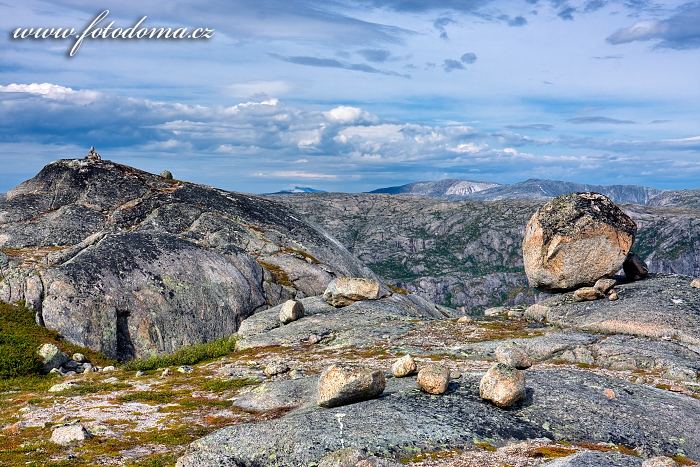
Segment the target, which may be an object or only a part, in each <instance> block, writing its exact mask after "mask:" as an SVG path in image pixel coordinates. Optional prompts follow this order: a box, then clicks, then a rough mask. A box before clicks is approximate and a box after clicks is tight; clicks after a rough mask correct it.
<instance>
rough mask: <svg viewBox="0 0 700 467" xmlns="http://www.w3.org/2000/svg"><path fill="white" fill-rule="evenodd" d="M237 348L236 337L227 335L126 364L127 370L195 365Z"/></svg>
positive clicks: (222, 355)
mask: <svg viewBox="0 0 700 467" xmlns="http://www.w3.org/2000/svg"><path fill="white" fill-rule="evenodd" d="M235 350H236V337H235V336H231V337H225V338H223V339H219V340H215V341H213V342H206V343H203V344H195V345H190V346H188V347H182V348H181V349H178V350H176V351H175V352H173V353H171V354H163V355H154V356H152V357H149V358H146V359H143V360H132V361H130V362H127V363H126V364H124V369H125V370H133V371H136V370H141V371H148V370H157V369H159V368H167V367H169V366H180V365H195V364H197V363H201V362H204V361H207V360H213V359H215V358H219V357H224V356H226V355H229V354H231V353H233V352H234V351H235Z"/></svg>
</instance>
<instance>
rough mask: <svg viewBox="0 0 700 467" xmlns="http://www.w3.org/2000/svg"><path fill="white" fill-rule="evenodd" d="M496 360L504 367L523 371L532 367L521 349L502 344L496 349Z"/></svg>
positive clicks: (527, 356)
mask: <svg viewBox="0 0 700 467" xmlns="http://www.w3.org/2000/svg"><path fill="white" fill-rule="evenodd" d="M496 360H497V361H498V362H499V363H503V364H504V365H508V366H512V367H513V368H517V369H519V370H524V369H526V368H530V367H531V366H532V359H531V358H530V356H529V355H528V354H527V352H525V350H524V349H523V348H522V347H519V346H516V345H513V344H504V345H499V346H498V347H496Z"/></svg>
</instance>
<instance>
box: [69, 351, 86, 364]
mask: <svg viewBox="0 0 700 467" xmlns="http://www.w3.org/2000/svg"><path fill="white" fill-rule="evenodd" d="M71 359H72V360H73V361H76V362H78V363H85V362H87V361H88V360H87V358H85V355H83V354H81V353H80V352H76V353H74V354H73V356H72V357H71Z"/></svg>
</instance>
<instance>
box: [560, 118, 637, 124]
mask: <svg viewBox="0 0 700 467" xmlns="http://www.w3.org/2000/svg"><path fill="white" fill-rule="evenodd" d="M567 122H569V123H575V124H577V125H582V124H595V123H602V124H610V125H629V124H632V123H636V122H634V121H632V120H619V119H617V118H610V117H600V116H592V117H574V118H570V119H568V120H567Z"/></svg>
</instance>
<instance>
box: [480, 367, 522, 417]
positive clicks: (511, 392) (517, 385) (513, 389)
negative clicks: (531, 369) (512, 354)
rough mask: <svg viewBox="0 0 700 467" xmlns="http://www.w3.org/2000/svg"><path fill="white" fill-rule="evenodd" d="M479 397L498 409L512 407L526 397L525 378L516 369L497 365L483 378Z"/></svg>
mask: <svg viewBox="0 0 700 467" xmlns="http://www.w3.org/2000/svg"><path fill="white" fill-rule="evenodd" d="M479 395H480V396H481V398H482V399H486V400H488V401H491V402H492V403H493V404H494V405H495V406H497V407H501V408H507V407H510V406H511V405H513V404H515V403H516V402H518V401H519V400H520V399H522V398H523V397H525V376H524V375H523V373H522V371H520V370H518V369H516V368H513V367H511V366H508V365H504V364H503V363H497V364H495V365H493V366H492V367H491V368H489V370H488V371H487V372H486V374H485V375H484V377H483V378H481V383H479Z"/></svg>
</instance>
